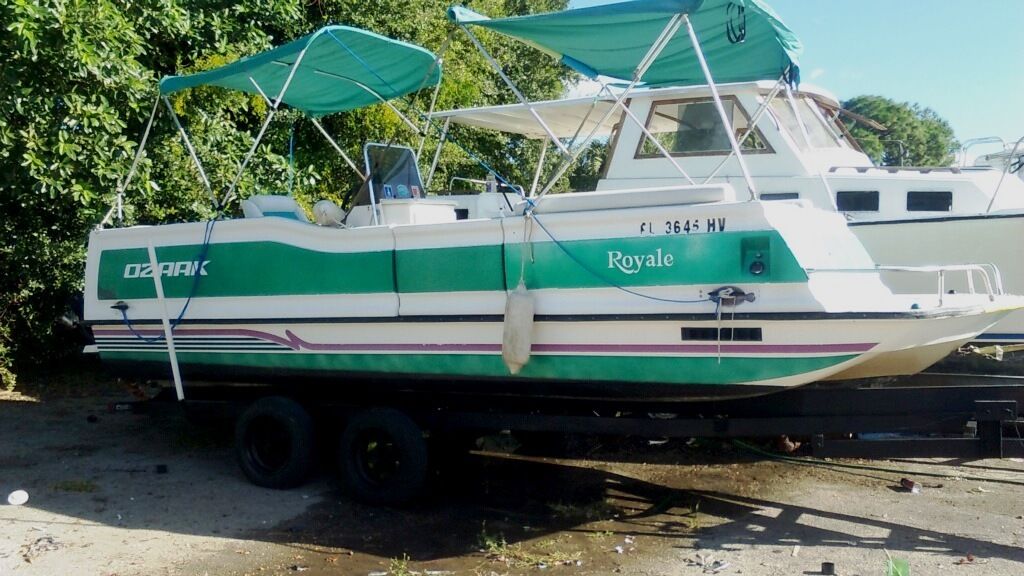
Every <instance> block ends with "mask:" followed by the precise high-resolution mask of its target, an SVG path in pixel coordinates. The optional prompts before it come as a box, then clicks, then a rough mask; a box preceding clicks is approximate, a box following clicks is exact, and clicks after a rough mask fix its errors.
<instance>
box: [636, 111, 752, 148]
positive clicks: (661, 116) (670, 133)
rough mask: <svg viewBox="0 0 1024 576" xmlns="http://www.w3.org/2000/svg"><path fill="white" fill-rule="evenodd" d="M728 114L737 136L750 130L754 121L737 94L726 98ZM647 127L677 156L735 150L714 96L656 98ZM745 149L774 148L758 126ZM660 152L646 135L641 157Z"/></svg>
mask: <svg viewBox="0 0 1024 576" xmlns="http://www.w3.org/2000/svg"><path fill="white" fill-rule="evenodd" d="M722 106H723V108H724V109H725V115H726V118H728V119H729V121H730V123H731V125H732V126H731V128H732V130H733V132H734V133H735V134H736V137H737V138H740V137H742V136H743V134H745V133H746V131H747V128H748V127H749V126H750V122H749V120H748V119H747V115H746V113H745V112H744V111H743V109H742V107H741V106H740V105H739V103H738V102H737V101H736V99H735V98H733V97H725V98H723V99H722ZM647 130H648V132H650V133H651V135H652V136H654V137H655V138H657V139H658V142H659V143H660V144H661V145H662V146H664V147H665V149H667V150H668V151H669V152H670V153H671V154H672V155H673V156H706V155H716V154H717V155H725V154H728V153H729V152H730V150H731V148H730V144H729V135H728V132H727V130H728V129H727V128H726V127H725V126H724V125H723V124H722V120H721V117H720V116H719V115H718V111H717V110H716V109H715V104H714V101H713V100H712V99H711V98H695V99H687V100H667V101H661V102H655V103H654V104H653V105H652V106H651V112H650V114H649V115H648V117H647ZM743 151H744V152H770V151H771V150H770V149H769V148H768V145H767V144H766V143H765V140H764V138H763V137H762V136H761V133H760V132H759V131H757V130H754V131H753V132H752V133H751V134H750V136H748V137H747V139H746V140H744V142H743ZM658 156H660V153H659V150H658V147H657V146H656V145H655V144H654V143H653V142H651V140H650V138H646V137H645V138H644V140H643V142H641V144H640V147H639V149H637V153H636V157H637V158H656V157H658Z"/></svg>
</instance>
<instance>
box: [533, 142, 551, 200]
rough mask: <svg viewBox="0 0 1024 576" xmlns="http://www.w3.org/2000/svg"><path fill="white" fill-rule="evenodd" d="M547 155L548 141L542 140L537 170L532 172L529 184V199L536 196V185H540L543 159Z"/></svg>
mask: <svg viewBox="0 0 1024 576" xmlns="http://www.w3.org/2000/svg"><path fill="white" fill-rule="evenodd" d="M547 154H548V141H547V140H543V141H541V144H540V158H539V159H538V160H537V169H536V170H534V172H533V182H532V183H531V184H530V198H533V196H534V195H535V194H537V184H538V183H540V173H541V172H542V171H543V170H544V158H545V157H546V156H547Z"/></svg>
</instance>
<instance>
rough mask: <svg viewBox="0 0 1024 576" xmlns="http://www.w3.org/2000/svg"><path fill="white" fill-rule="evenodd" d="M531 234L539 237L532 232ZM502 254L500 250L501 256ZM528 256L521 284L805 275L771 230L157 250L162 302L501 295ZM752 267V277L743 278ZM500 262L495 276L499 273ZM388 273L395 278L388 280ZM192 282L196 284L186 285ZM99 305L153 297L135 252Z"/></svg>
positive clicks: (109, 262)
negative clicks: (395, 246) (371, 247)
mask: <svg viewBox="0 0 1024 576" xmlns="http://www.w3.org/2000/svg"><path fill="white" fill-rule="evenodd" d="M538 234H539V232H538ZM502 250H504V251H505V253H504V257H503V254H502ZM528 250H532V251H533V255H532V256H533V257H532V258H529V255H528V259H527V265H526V267H525V279H526V285H527V287H528V288H531V289H538V288H568V289H573V288H605V287H608V286H610V285H615V286H627V287H628V286H672V285H679V286H685V285H692V284H739V283H744V282H758V283H779V282H804V281H806V280H807V275H806V274H805V273H804V271H803V269H802V268H801V267H800V265H799V263H798V262H797V261H796V259H795V258H794V256H793V254H792V252H790V250H789V248H788V247H787V246H786V243H785V241H784V240H783V239H782V237H781V236H779V234H778V233H777V232H775V231H760V232H715V233H703V234H690V235H685V234H679V235H660V236H649V237H640V238H612V239H607V238H602V239H595V240H576V241H569V242H561V243H559V244H556V243H554V242H536V243H534V244H533V245H528V246H522V245H519V244H510V245H505V246H504V247H502V246H501V245H499V244H493V245H482V246H464V247H453V248H431V249H409V250H399V251H396V252H392V251H380V252H356V253H334V252H321V251H317V250H310V249H305V248H299V247H296V246H290V245H287V244H282V243H278V242H234V243H225V244H212V245H211V246H210V247H209V250H208V252H207V254H206V255H205V257H204V258H202V260H203V261H205V264H203V263H201V262H200V255H201V252H202V250H201V246H199V245H190V246H165V247H161V248H157V249H156V252H157V259H158V260H159V262H160V265H161V268H163V271H162V274H161V279H162V282H163V287H164V293H165V294H166V295H167V297H168V298H184V297H187V296H189V295H190V294H192V291H193V287H195V294H194V296H196V297H200V298H202V297H244V296H286V295H295V296H302V295H312V294H370V293H376V294H380V293H395V291H396V289H397V291H398V292H400V293H402V292H404V293H417V292H419V293H422V292H454V293H457V292H464V291H504V290H506V289H507V288H511V287H510V286H506V280H505V276H506V274H507V276H508V278H513V279H518V278H519V273H520V266H521V264H520V262H521V260H520V257H521V255H522V254H523V252H525V251H528ZM755 261H759V262H760V263H761V264H760V265H759V266H758V269H759V270H760V273H758V274H754V273H752V272H751V265H752V264H753V263H754V262H755ZM503 266H504V270H503ZM396 274H397V279H396ZM197 279H198V284H197V283H196V280H197ZM97 295H98V297H99V299H100V300H132V299H143V298H154V297H155V296H156V294H155V288H154V286H153V278H152V275H151V271H150V270H149V257H148V255H147V251H146V249H144V248H132V249H121V250H105V251H103V253H102V255H101V256H100V265H99V279H98V285H97Z"/></svg>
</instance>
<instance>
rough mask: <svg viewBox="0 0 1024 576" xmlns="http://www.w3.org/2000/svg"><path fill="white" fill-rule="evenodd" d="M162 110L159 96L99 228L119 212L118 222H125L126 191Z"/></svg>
mask: <svg viewBox="0 0 1024 576" xmlns="http://www.w3.org/2000/svg"><path fill="white" fill-rule="evenodd" d="M158 110H160V97H159V96H157V98H156V100H155V101H154V102H153V111H152V112H150V113H149V122H146V129H145V130H143V132H142V140H140V141H139V147H138V149H137V150H136V151H135V157H134V158H132V165H131V167H130V168H128V174H127V175H126V176H125V177H124V180H122V181H121V183H120V184H118V185H117V197H116V200H115V201H114V206H112V207H111V208H110V210H108V211H107V214H106V216H104V217H103V220H102V221H100V225H99V226H98V228H103V226H104V225H106V223H107V222H108V221H109V220H110V218H111V217H112V216H113V215H114V213H115V212H116V213H117V223H118V224H119V225H120V224H124V191H125V190H126V189H127V188H128V184H130V183H131V181H132V178H133V177H134V176H135V170H136V169H138V167H139V160H141V159H142V151H143V150H145V149H146V141H148V140H149V131H150V129H151V128H152V127H153V122H154V121H156V113H157V111H158Z"/></svg>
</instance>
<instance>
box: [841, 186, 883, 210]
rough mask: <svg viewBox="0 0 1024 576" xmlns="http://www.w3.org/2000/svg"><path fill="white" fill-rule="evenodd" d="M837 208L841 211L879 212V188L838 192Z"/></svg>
mask: <svg viewBox="0 0 1024 576" xmlns="http://www.w3.org/2000/svg"><path fill="white" fill-rule="evenodd" d="M836 208H837V209H838V210H839V211H840V212H878V190H870V191H861V190H843V191H841V192H836Z"/></svg>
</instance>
